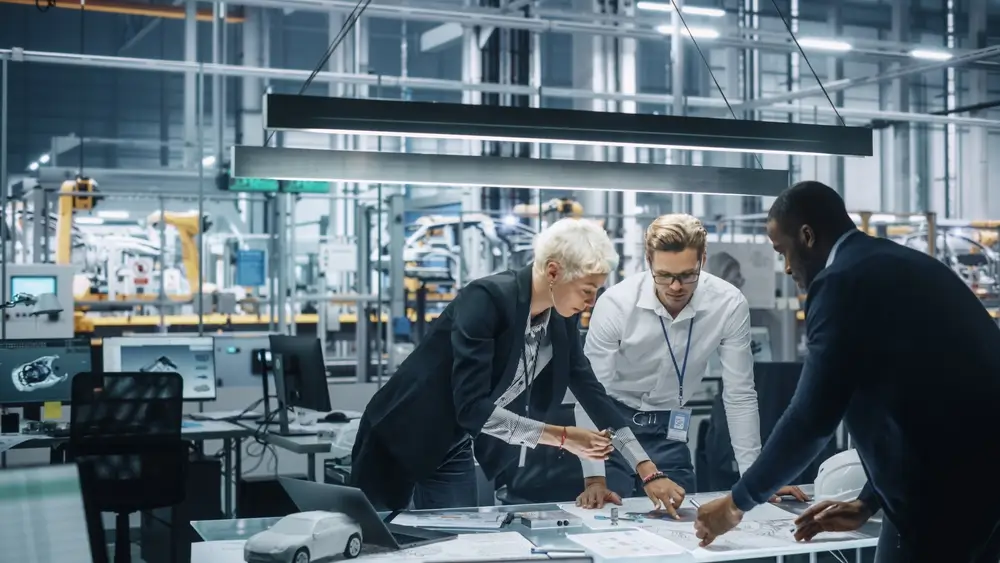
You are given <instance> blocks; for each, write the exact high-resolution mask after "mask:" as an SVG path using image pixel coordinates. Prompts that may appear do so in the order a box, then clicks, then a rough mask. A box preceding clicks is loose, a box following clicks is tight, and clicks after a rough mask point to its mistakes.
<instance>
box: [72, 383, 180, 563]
mask: <svg viewBox="0 0 1000 563" xmlns="http://www.w3.org/2000/svg"><path fill="white" fill-rule="evenodd" d="M183 389H184V381H183V379H181V376H180V375H178V374H176V373H149V372H136V373H81V374H78V375H77V376H76V377H74V378H73V408H72V411H71V413H70V430H69V431H70V436H69V445H68V454H69V455H70V456H71V458H72V459H74V460H75V461H76V462H77V463H78V464H79V466H80V468H81V479H82V485H83V491H84V496H85V497H86V498H87V500H88V504H89V505H90V506H93V507H94V508H95V509H97V510H100V511H101V512H113V513H114V514H115V562H116V563H129V562H130V559H131V546H130V540H129V515H130V514H132V513H133V512H139V511H143V510H153V509H156V508H166V507H172V506H176V505H178V504H180V503H181V502H182V501H183V500H184V495H185V489H186V479H187V463H188V444H187V443H186V442H185V441H184V440H183V439H182V438H181V417H182V412H181V408H182V406H183V402H182V399H183ZM172 520H177V518H172ZM174 529H176V527H175V528H174ZM170 560H171V561H175V560H177V558H176V557H175V556H172V557H171V558H170Z"/></svg>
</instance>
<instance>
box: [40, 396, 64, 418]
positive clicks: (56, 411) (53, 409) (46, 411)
mask: <svg viewBox="0 0 1000 563" xmlns="http://www.w3.org/2000/svg"><path fill="white" fill-rule="evenodd" d="M42 418H43V420H59V419H61V418H62V403H60V402H59V401H49V402H47V403H45V406H44V408H43V410H42Z"/></svg>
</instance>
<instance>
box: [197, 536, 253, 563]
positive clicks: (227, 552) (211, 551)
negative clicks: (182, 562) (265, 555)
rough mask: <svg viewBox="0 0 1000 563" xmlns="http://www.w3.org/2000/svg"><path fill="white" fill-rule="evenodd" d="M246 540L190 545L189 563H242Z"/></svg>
mask: <svg viewBox="0 0 1000 563" xmlns="http://www.w3.org/2000/svg"><path fill="white" fill-rule="evenodd" d="M246 543H247V542H246V540H226V541H205V542H197V543H193V544H191V563H243V546H244V545H245V544H246Z"/></svg>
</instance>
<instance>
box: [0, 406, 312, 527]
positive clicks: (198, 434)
mask: <svg viewBox="0 0 1000 563" xmlns="http://www.w3.org/2000/svg"><path fill="white" fill-rule="evenodd" d="M251 435H253V432H252V431H251V430H249V429H247V428H246V427H244V426H240V425H239V424H233V423H231V422H224V421H215V420H199V421H192V420H187V419H185V420H184V423H183V426H182V427H181V436H182V437H183V438H184V439H185V440H188V441H190V442H195V443H201V442H205V441H207V440H222V451H223V464H224V467H223V471H224V473H225V483H226V487H225V491H224V497H225V500H224V503H225V510H226V514H227V515H229V516H233V515H235V513H236V511H235V506H234V502H233V491H234V490H235V488H236V478H237V477H236V476H238V475H239V474H240V473H241V472H242V464H243V449H242V448H241V447H239V443H238V442H239V441H242V440H243V439H244V438H249V437H250V436H251ZM3 437H4V438H13V439H20V438H27V439H26V440H24V441H23V442H20V443H18V444H17V445H15V446H14V447H13V448H11V449H12V450H23V449H32V448H51V449H53V450H55V449H58V448H60V447H61V446H64V445H65V444H66V443H67V442H69V437H68V436H59V437H53V436H48V435H45V434H20V435H19V434H5V435H4V436H3ZM234 441H235V442H237V447H235V448H234V447H233V443H234ZM327 449H329V444H327ZM234 451H235V452H236V456H235V459H234V457H233V452H234ZM56 457H57V459H53V461H54V462H62V459H61V455H60V456H56ZM0 465H3V466H6V456H5V455H4V456H3V464H0Z"/></svg>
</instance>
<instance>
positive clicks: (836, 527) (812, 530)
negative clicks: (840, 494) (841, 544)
mask: <svg viewBox="0 0 1000 563" xmlns="http://www.w3.org/2000/svg"><path fill="white" fill-rule="evenodd" d="M871 517H872V511H871V510H869V509H868V507H867V506H865V503H863V502H861V501H860V500H856V501H853V502H839V501H834V500H824V501H823V502H818V503H816V504H814V505H813V506H810V507H809V508H808V509H806V511H805V512H803V513H802V514H801V515H800V516H799V517H798V518H796V519H795V539H796V541H809V540H811V539H813V538H814V537H816V534H818V533H820V532H851V531H854V530H857V529H858V528H860V527H861V526H864V524H865V522H867V521H868V519H869V518H871Z"/></svg>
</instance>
